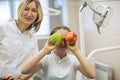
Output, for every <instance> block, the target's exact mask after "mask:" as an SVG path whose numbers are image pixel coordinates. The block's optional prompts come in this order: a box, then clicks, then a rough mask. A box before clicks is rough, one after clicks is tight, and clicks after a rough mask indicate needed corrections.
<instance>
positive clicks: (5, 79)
mask: <svg viewBox="0 0 120 80" xmlns="http://www.w3.org/2000/svg"><path fill="white" fill-rule="evenodd" d="M2 79H3V80H15V77H14V76H12V75H10V74H3V75H2Z"/></svg>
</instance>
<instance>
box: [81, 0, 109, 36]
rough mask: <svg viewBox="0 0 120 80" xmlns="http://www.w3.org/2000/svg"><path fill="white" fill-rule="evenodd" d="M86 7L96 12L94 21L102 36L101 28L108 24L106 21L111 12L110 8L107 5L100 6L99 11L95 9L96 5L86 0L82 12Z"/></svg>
mask: <svg viewBox="0 0 120 80" xmlns="http://www.w3.org/2000/svg"><path fill="white" fill-rule="evenodd" d="M86 6H88V7H89V8H90V9H91V10H92V11H93V12H94V15H93V21H94V23H95V24H96V26H97V31H98V33H99V34H101V33H100V27H101V26H103V25H105V24H106V23H105V22H106V20H105V19H106V18H107V15H108V12H109V10H110V7H109V6H107V5H100V6H99V7H98V8H97V9H95V7H94V5H93V3H92V1H91V0H85V2H84V3H83V5H82V6H81V7H80V12H81V11H82V10H83V8H85V7H86ZM109 17H110V16H109ZM107 22H108V21H107Z"/></svg>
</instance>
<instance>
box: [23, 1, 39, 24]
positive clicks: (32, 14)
mask: <svg viewBox="0 0 120 80" xmlns="http://www.w3.org/2000/svg"><path fill="white" fill-rule="evenodd" d="M37 17H38V11H37V8H36V3H35V2H34V1H32V2H30V3H28V5H27V6H26V8H25V10H24V11H23V14H22V23H23V24H25V25H26V26H30V25H31V24H32V23H34V22H35V20H36V19H37Z"/></svg>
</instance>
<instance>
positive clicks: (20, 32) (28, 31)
mask: <svg viewBox="0 0 120 80" xmlns="http://www.w3.org/2000/svg"><path fill="white" fill-rule="evenodd" d="M42 19H43V12H42V8H41V4H40V2H39V0H23V1H22V2H21V4H20V5H19V7H18V19H17V20H10V21H8V22H7V23H5V24H2V25H0V78H2V79H5V80H14V79H17V78H18V77H19V78H21V79H23V80H25V79H27V78H29V76H31V75H32V74H33V73H32V74H26V75H22V74H21V72H20V67H21V65H22V64H23V62H24V61H26V60H27V59H28V58H30V57H32V56H33V55H34V54H35V53H37V52H38V49H37V42H36V41H37V40H36V39H35V36H34V33H35V32H37V31H38V30H39V27H40V24H41V22H42Z"/></svg>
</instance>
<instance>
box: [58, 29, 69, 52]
mask: <svg viewBox="0 0 120 80" xmlns="http://www.w3.org/2000/svg"><path fill="white" fill-rule="evenodd" d="M57 33H60V34H62V37H63V39H62V42H61V43H60V44H57V47H56V49H57V50H60V51H66V50H67V43H66V41H65V35H66V33H68V31H67V30H65V29H60V30H58V31H57Z"/></svg>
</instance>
